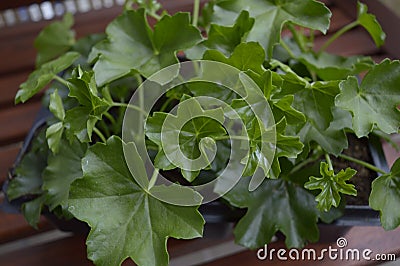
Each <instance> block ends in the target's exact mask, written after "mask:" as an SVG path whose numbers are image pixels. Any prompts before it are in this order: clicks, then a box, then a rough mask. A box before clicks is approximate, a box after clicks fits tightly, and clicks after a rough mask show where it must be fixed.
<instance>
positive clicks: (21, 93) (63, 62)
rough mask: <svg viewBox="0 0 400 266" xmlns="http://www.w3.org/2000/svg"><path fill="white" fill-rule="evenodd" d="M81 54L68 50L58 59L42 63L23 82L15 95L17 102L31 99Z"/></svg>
mask: <svg viewBox="0 0 400 266" xmlns="http://www.w3.org/2000/svg"><path fill="white" fill-rule="evenodd" d="M79 56H80V55H79V53H77V52H68V53H66V54H63V55H62V56H60V57H59V58H57V59H54V60H52V61H50V62H47V63H45V64H43V65H41V66H40V67H39V68H38V69H36V70H35V71H33V72H32V73H31V74H30V75H29V77H28V80H27V81H25V82H24V83H22V84H21V86H20V89H19V90H18V92H17V95H16V96H15V103H19V102H26V101H27V100H29V99H30V98H31V97H32V96H34V95H35V94H36V93H38V92H39V91H40V90H41V89H43V88H44V86H46V85H47V84H48V83H49V82H50V81H52V80H53V79H54V76H55V75H57V74H58V73H60V72H61V71H63V70H65V69H67V68H68V67H70V66H71V65H72V64H73V63H74V62H75V61H76V60H77V59H78V58H79Z"/></svg>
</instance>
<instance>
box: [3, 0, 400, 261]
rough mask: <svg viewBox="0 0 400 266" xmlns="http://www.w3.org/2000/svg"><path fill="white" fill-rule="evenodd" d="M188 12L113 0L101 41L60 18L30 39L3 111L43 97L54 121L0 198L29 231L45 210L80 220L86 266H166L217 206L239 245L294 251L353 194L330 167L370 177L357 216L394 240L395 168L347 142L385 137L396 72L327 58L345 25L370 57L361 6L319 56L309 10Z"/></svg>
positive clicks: (228, 7) (399, 165)
mask: <svg viewBox="0 0 400 266" xmlns="http://www.w3.org/2000/svg"><path fill="white" fill-rule="evenodd" d="M199 7H200V3H199V0H195V1H194V9H193V10H194V11H193V14H192V15H190V14H189V13H182V12H178V13H176V14H171V15H170V14H168V13H167V12H166V11H165V10H163V11H162V12H160V10H162V9H161V6H160V4H159V3H157V2H156V1H153V0H152V1H127V3H126V5H125V8H124V11H123V13H122V14H121V15H120V16H118V17H117V18H116V19H115V20H114V21H112V22H111V23H110V24H109V26H108V27H107V29H106V32H105V34H102V35H91V36H88V37H85V38H82V39H79V40H75V38H74V34H73V31H72V30H71V27H72V24H73V19H72V17H71V16H70V15H66V16H65V17H64V19H63V20H62V21H59V22H55V23H53V24H51V25H50V26H48V27H46V28H45V29H44V30H43V31H42V32H41V33H40V34H39V36H38V37H37V39H36V42H35V46H36V48H37V50H38V56H37V62H36V66H37V67H36V70H35V71H34V72H33V73H32V74H31V75H30V76H29V78H28V79H27V81H26V82H24V83H23V84H22V85H21V87H20V90H19V91H18V93H17V95H16V103H20V102H25V101H27V100H29V99H30V98H31V97H32V96H33V95H35V94H37V93H38V92H39V91H41V90H42V89H43V88H44V87H46V86H47V85H48V84H50V85H49V88H48V89H47V90H46V94H45V97H44V101H43V102H44V106H46V107H48V109H49V110H50V112H51V113H52V115H51V116H48V117H47V118H46V120H45V121H46V123H45V124H44V125H43V126H42V127H40V129H39V130H37V131H35V134H34V136H33V140H32V142H31V144H30V145H29V150H28V151H27V153H26V154H24V155H23V157H22V158H21V161H20V162H19V164H18V166H17V167H16V168H15V169H14V171H13V172H12V174H11V177H10V180H9V183H8V185H7V188H6V194H7V196H8V198H9V200H11V202H12V201H16V200H17V199H23V203H22V207H21V210H22V212H23V214H24V215H25V217H26V218H27V220H28V221H29V223H30V224H32V225H34V226H35V225H36V224H37V222H38V220H39V216H40V214H41V213H42V212H45V211H50V212H51V213H52V214H54V215H56V216H58V217H63V218H65V219H70V218H76V219H78V220H81V221H84V222H86V223H87V224H88V225H89V226H90V228H91V231H90V233H89V235H88V237H87V242H86V244H87V251H88V257H89V259H91V260H93V261H94V263H95V264H97V265H119V264H121V263H122V261H123V260H125V259H126V258H131V259H133V260H134V261H135V262H136V263H137V264H139V265H166V264H168V253H167V250H166V241H167V239H168V237H174V238H184V239H189V238H196V237H201V236H202V233H203V226H204V219H203V216H202V214H203V215H205V216H206V215H207V214H206V212H203V211H202V214H201V213H200V212H199V210H198V209H199V206H200V205H201V204H202V203H205V202H222V203H223V204H226V205H227V206H229V210H230V211H231V212H235V211H237V210H238V209H244V210H247V211H246V212H245V214H243V213H242V216H243V217H241V218H240V219H239V220H238V221H237V224H236V227H235V231H234V232H235V238H236V241H237V242H238V243H239V244H241V245H244V246H246V247H248V248H257V247H261V246H263V245H264V244H266V243H269V242H270V241H271V240H272V237H273V236H274V235H275V234H276V233H277V232H278V231H280V232H282V233H283V235H285V243H286V245H287V247H289V248H290V247H302V246H304V245H305V244H306V243H308V242H315V241H318V239H319V231H318V226H317V223H318V222H319V221H322V222H331V221H333V220H334V219H336V218H338V217H340V216H341V215H342V214H343V209H344V206H345V199H344V195H351V196H353V197H356V195H357V189H356V187H355V185H354V184H352V183H350V182H351V180H352V179H353V178H354V176H356V170H354V169H352V168H351V167H345V168H343V169H337V168H335V165H338V163H337V162H339V160H345V161H348V162H352V163H355V164H359V165H361V166H362V167H363V168H366V169H370V170H372V171H374V172H377V173H379V174H380V176H379V177H378V178H376V179H375V180H374V181H373V183H372V191H371V192H370V195H368V197H369V205H370V206H371V207H372V208H373V209H375V210H378V211H380V218H381V223H382V226H383V227H384V228H385V229H387V230H390V229H394V228H396V227H397V226H398V225H399V224H400V213H399V211H398V208H396V206H397V205H398V204H399V202H400V193H399V179H400V176H399V171H400V161H396V162H395V163H394V165H393V167H392V168H391V169H390V170H389V171H386V170H384V169H380V168H378V167H377V166H375V165H372V164H371V162H366V161H363V160H361V159H357V158H353V157H351V156H349V155H347V154H346V153H345V151H346V149H347V148H348V136H356V138H365V137H370V138H372V137H373V136H381V137H387V136H388V135H389V134H393V133H397V132H398V128H399V125H400V115H399V111H398V108H397V106H398V104H399V103H400V93H398V91H397V89H398V85H399V84H400V63H399V61H397V60H394V61H392V60H389V59H385V60H383V61H382V62H380V63H375V62H373V61H372V59H371V58H370V57H367V56H362V55H360V56H352V57H341V56H337V55H333V54H329V53H327V52H326V51H325V50H326V48H327V47H328V46H329V45H334V41H335V40H336V39H337V38H338V37H339V36H340V35H342V34H344V33H345V32H347V31H349V30H350V29H352V28H354V27H364V28H365V29H366V30H367V31H368V32H369V33H370V35H371V37H372V38H373V40H374V41H375V43H376V45H377V46H380V45H382V44H383V41H384V38H385V34H384V33H383V31H382V29H381V27H380V25H379V24H378V22H377V20H376V19H375V17H374V16H373V15H371V14H369V13H368V12H367V7H366V5H364V4H361V3H358V10H357V11H358V16H357V20H356V21H354V22H352V23H350V24H349V25H347V26H345V27H343V29H341V30H339V31H338V32H337V33H336V34H334V35H333V36H332V37H331V38H330V39H329V40H328V41H327V42H326V43H325V44H324V45H323V46H322V47H321V48H320V49H319V50H316V49H315V47H314V36H315V34H317V32H322V33H326V32H327V30H328V29H329V25H330V17H331V12H330V10H329V9H328V8H327V7H326V6H325V5H324V4H323V3H321V2H318V1H314V0H306V1H304V0H301V1H300V0H292V1H285V2H280V1H261V0H251V1H249V0H247V1H241V0H226V1H211V2H209V3H207V4H206V5H205V7H204V9H203V10H202V16H199ZM149 21H152V23H153V25H152V26H149ZM283 30H285V31H287V32H289V33H290V34H288V35H286V36H287V37H281V34H282V31H283ZM202 33H204V34H202ZM178 54H179V56H180V58H179V59H180V60H178V57H177V55H178ZM179 61H181V63H179ZM336 158H338V159H336ZM205 184H212V185H211V186H207V185H205ZM217 212H218V211H217ZM228 213H229V212H228Z"/></svg>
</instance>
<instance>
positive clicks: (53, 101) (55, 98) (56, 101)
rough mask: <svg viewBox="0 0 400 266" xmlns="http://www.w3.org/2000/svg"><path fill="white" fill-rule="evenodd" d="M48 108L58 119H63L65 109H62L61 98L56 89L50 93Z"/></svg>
mask: <svg viewBox="0 0 400 266" xmlns="http://www.w3.org/2000/svg"><path fill="white" fill-rule="evenodd" d="M49 110H50V112H52V113H53V115H54V116H55V117H57V118H58V119H59V120H61V121H63V120H64V117H65V110H64V106H63V103H62V99H61V97H60V95H59V94H58V90H57V89H55V90H54V92H53V93H52V94H50V104H49Z"/></svg>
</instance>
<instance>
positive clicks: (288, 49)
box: [280, 39, 296, 58]
mask: <svg viewBox="0 0 400 266" xmlns="http://www.w3.org/2000/svg"><path fill="white" fill-rule="evenodd" d="M280 44H281V45H282V47H283V48H284V49H285V50H286V52H288V54H289V55H290V57H292V58H296V56H295V55H294V53H293V52H292V50H290V48H289V46H288V45H287V44H286V43H285V42H284V41H283V40H282V39H281V41H280Z"/></svg>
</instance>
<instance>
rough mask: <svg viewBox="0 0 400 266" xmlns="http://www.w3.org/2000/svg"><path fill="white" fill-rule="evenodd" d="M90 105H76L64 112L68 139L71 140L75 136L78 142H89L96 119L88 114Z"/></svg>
mask: <svg viewBox="0 0 400 266" xmlns="http://www.w3.org/2000/svg"><path fill="white" fill-rule="evenodd" d="M91 111H92V110H91V108H90V107H85V106H78V107H74V108H72V109H70V110H68V111H67V112H66V114H65V120H64V125H65V133H66V136H67V138H68V140H70V141H73V139H74V138H75V137H77V138H78V139H79V141H80V142H90V141H91V136H92V132H93V128H94V126H95V124H96V122H97V121H98V119H97V118H96V117H93V116H91V115H90V113H91Z"/></svg>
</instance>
